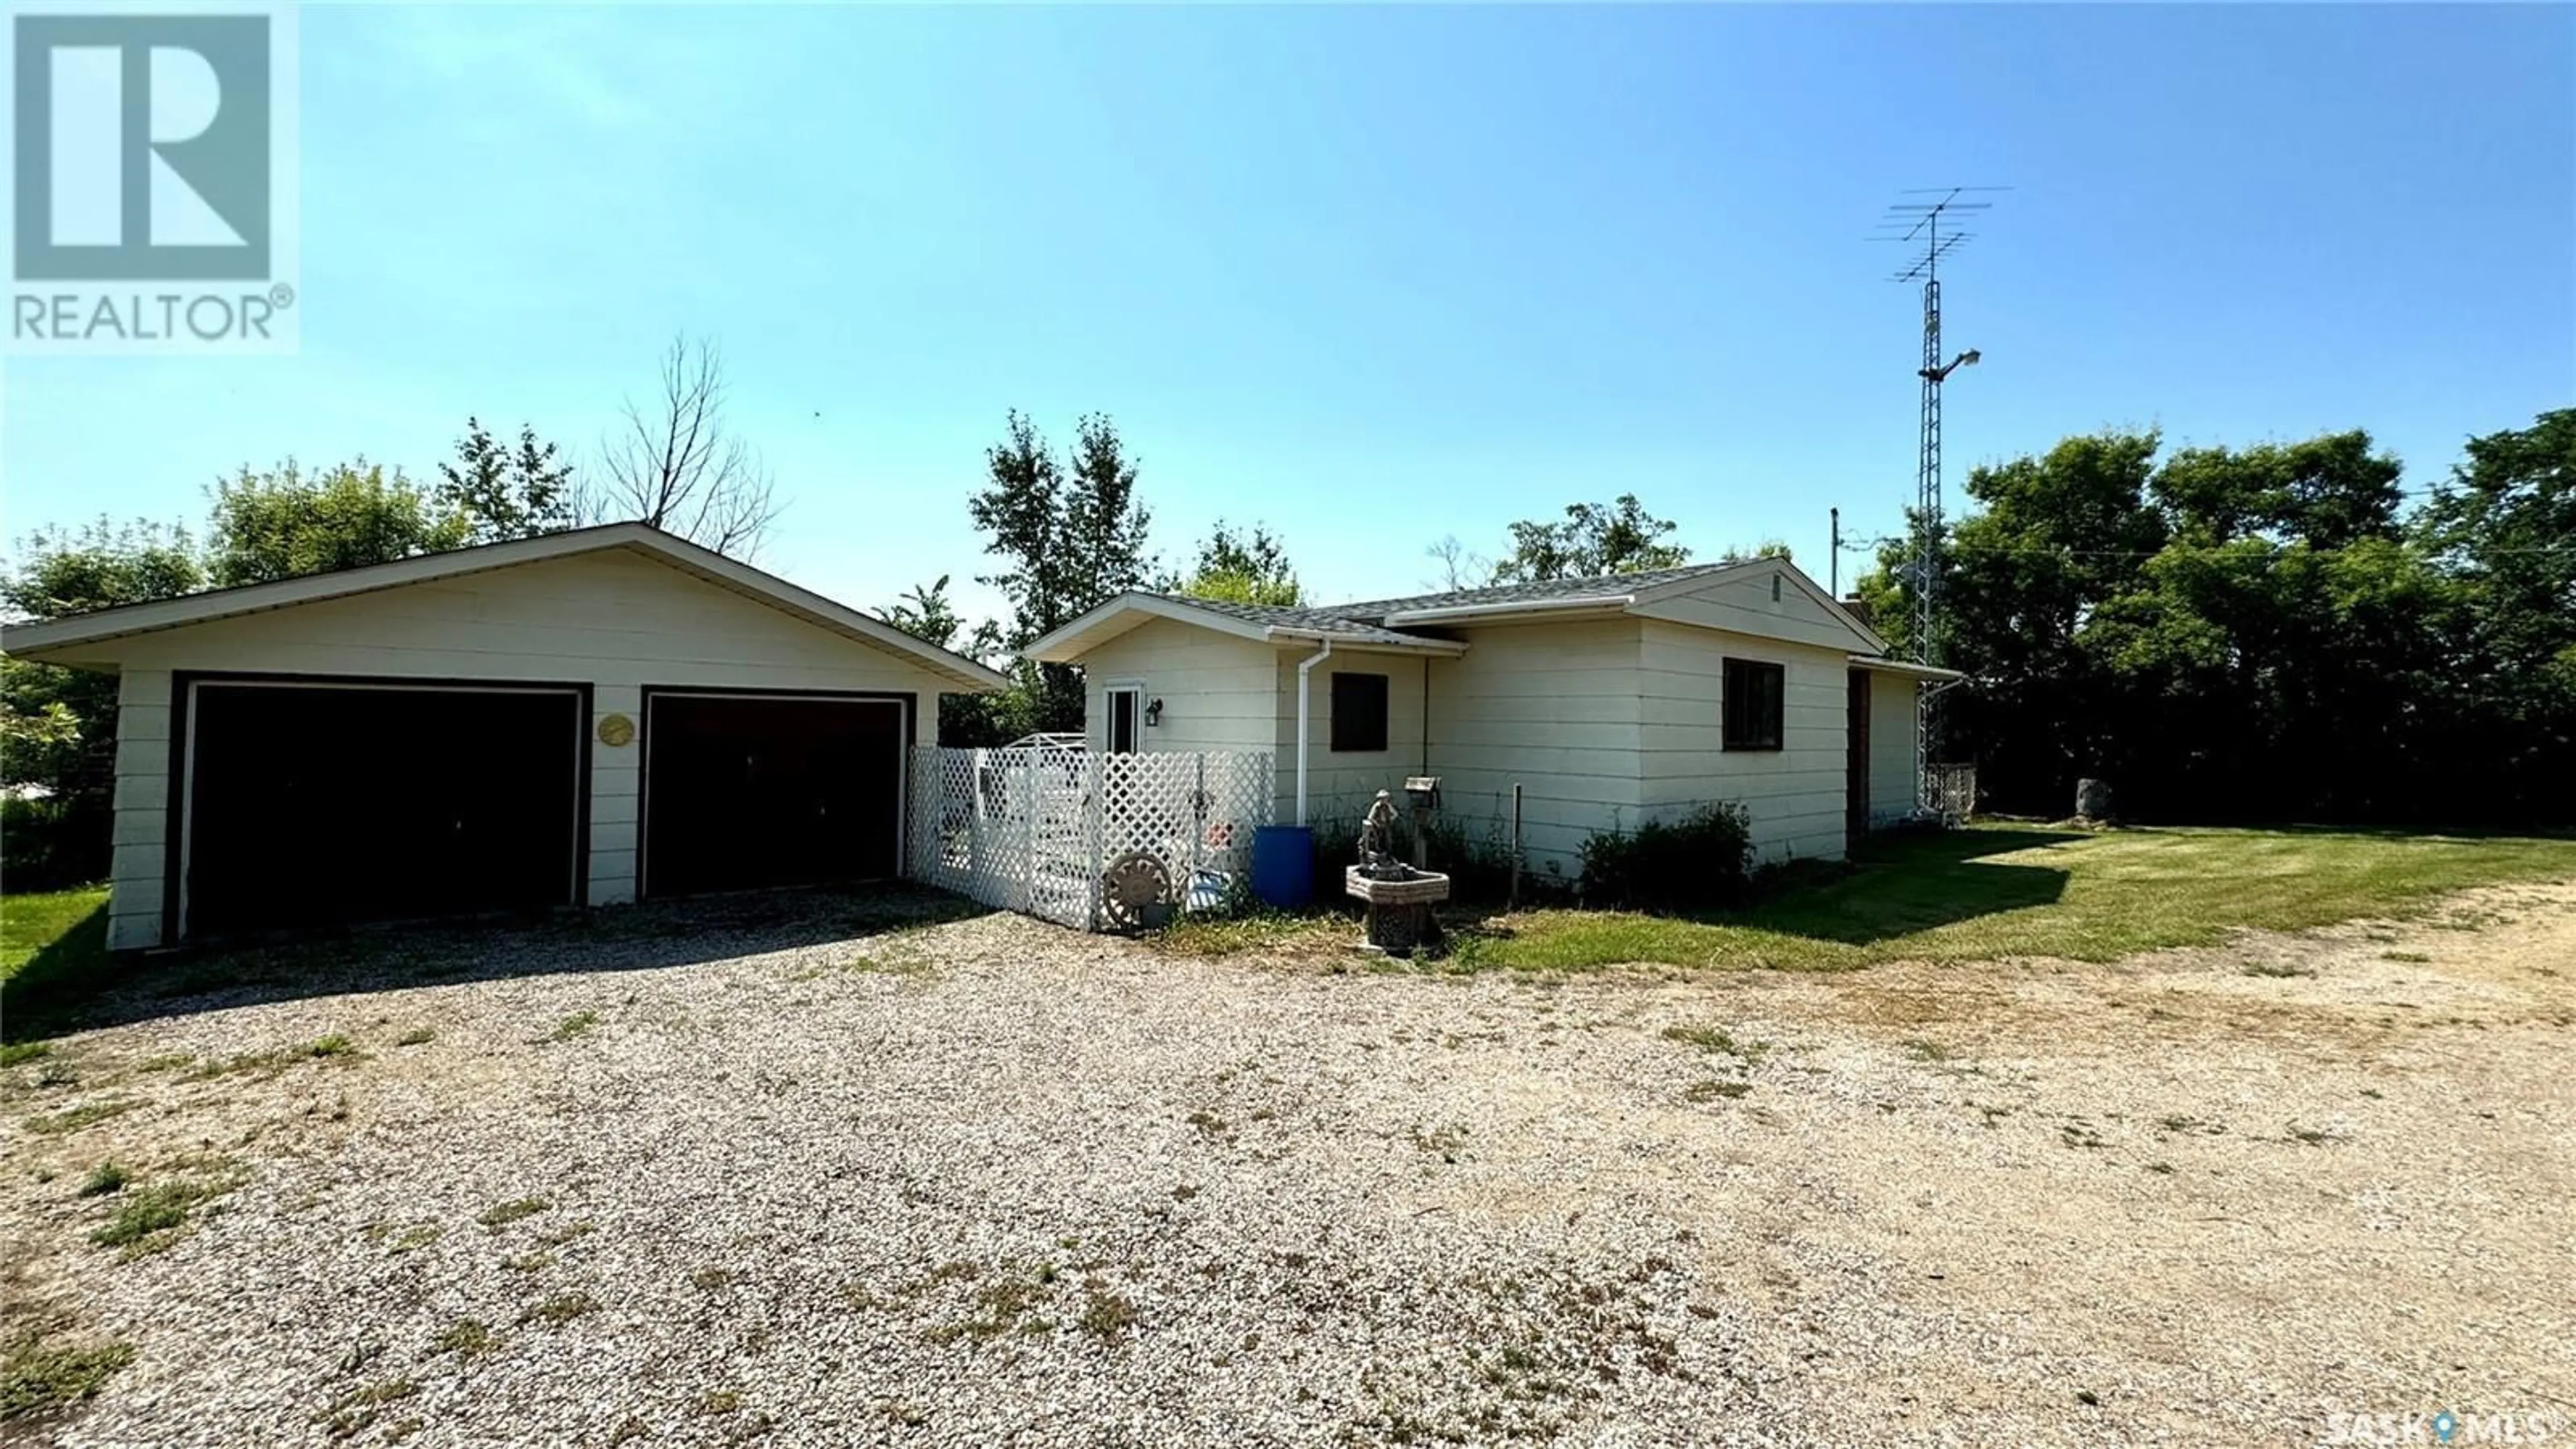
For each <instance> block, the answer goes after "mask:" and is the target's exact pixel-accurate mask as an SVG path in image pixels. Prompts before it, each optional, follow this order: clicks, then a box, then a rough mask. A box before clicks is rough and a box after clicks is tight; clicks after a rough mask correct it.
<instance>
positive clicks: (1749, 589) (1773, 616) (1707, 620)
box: [1637, 564, 1878, 656]
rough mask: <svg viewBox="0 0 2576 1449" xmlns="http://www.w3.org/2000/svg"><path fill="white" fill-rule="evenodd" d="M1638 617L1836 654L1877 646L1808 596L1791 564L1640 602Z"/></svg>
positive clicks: (1733, 574) (1730, 574)
mask: <svg viewBox="0 0 2576 1449" xmlns="http://www.w3.org/2000/svg"><path fill="white" fill-rule="evenodd" d="M1819 592H1821V591H1819ZM1637 613H1638V614H1639V615H1641V616H1643V617H1645V618H1648V619H1662V620H1666V621H1668V622H1671V623H1676V624H1689V625H1693V626H1695V627H1697V628H1701V629H1722V630H1725V631H1726V632H1728V633H1731V634H1736V635H1739V636H1748V637H1755V638H1764V639H1773V640H1784V641H1787V642H1790V643H1795V644H1806V645H1812V646H1814V647H1816V648H1819V649H1827V650H1831V651H1833V653H1834V654H1835V655H1837V656H1841V655H1846V654H1850V653H1852V652H1853V651H1855V650H1866V649H1875V648H1877V647H1878V646H1877V643H1876V642H1875V641H1874V640H1871V639H1869V638H1868V637H1866V636H1864V635H1861V634H1856V633H1854V632H1853V631H1852V629H1851V627H1850V626H1849V625H1847V624H1845V623H1844V622H1843V621H1842V620H1841V619H1840V618H1838V617H1837V616H1836V615H1835V613H1834V611H1833V610H1832V609H1830V608H1828V607H1826V606H1825V604H1824V602H1823V601H1822V600H1821V599H1820V598H1818V597H1817V594H1815V593H1810V592H1808V590H1807V589H1806V588H1805V587H1804V586H1802V585H1801V584H1800V583H1799V582H1798V579H1797V577H1796V575H1795V573H1794V571H1793V570H1792V569H1790V568H1789V566H1787V565H1786V564H1760V565H1755V566H1753V567H1749V568H1743V569H1729V570H1727V571H1726V572H1724V573H1721V574H1718V575H1715V576H1714V577H1712V578H1710V579H1708V580H1707V581H1706V582H1704V583H1701V584H1700V585H1698V586H1697V587H1695V588H1691V589H1686V590H1683V591H1682V592H1680V593H1676V594H1668V595H1665V596H1662V597H1660V598H1656V599H1654V600H1652V601H1650V602H1647V603H1643V604H1640V605H1639V606H1638V607H1637Z"/></svg>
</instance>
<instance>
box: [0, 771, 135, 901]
mask: <svg viewBox="0 0 2576 1449" xmlns="http://www.w3.org/2000/svg"><path fill="white" fill-rule="evenodd" d="M113 825H114V813H113V812H112V811H110V810H109V809H108V808H107V802H106V800H105V799H104V798H94V797H92V796H89V795H74V796H70V797H68V798H66V797H63V796H45V797H41V798H37V799H21V798H19V797H17V796H14V795H12V796H6V797H0V877H5V878H6V879H7V880H8V882H9V889H11V890H13V891H50V890H61V889H63V888H65V887H67V886H76V885H83V884H86V883H87V882H90V881H94V880H105V879H106V878H107V867H108V836H109V835H110V833H111V831H112V827H113Z"/></svg>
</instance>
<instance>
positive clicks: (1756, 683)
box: [1719, 659, 1788, 750]
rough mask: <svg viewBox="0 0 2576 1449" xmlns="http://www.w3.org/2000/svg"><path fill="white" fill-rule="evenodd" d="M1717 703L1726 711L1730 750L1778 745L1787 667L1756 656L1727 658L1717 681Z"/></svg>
mask: <svg viewBox="0 0 2576 1449" xmlns="http://www.w3.org/2000/svg"><path fill="white" fill-rule="evenodd" d="M1719 688H1720V689H1721V690H1722V691H1723V693H1722V696H1721V698H1720V700H1719V705H1720V707H1721V709H1722V712H1723V713H1724V715H1725V741H1724V742H1725V746H1726V748H1728V749H1730V750H1776V749H1778V748H1780V733H1781V731H1780V716H1781V714H1782V708H1781V706H1782V703H1783V700H1784V697H1785V695H1786V693H1787V688H1788V670H1787V669H1785V668H1783V667H1782V666H1780V665H1777V664H1765V663H1763V662H1762V661H1761V660H1759V659H1729V660H1727V661H1726V664H1725V673H1724V675H1723V677H1722V678H1721V680H1720V681H1719Z"/></svg>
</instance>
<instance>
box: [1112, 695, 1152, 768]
mask: <svg viewBox="0 0 2576 1449" xmlns="http://www.w3.org/2000/svg"><path fill="white" fill-rule="evenodd" d="M1144 697H1145V692H1144V691H1143V690H1141V689H1113V690H1111V691H1109V753H1111V754H1113V755H1132V754H1134V753H1136V706H1137V703H1138V701H1140V700H1142V699H1143V698H1144Z"/></svg>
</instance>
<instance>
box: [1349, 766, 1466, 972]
mask: <svg viewBox="0 0 2576 1449" xmlns="http://www.w3.org/2000/svg"><path fill="white" fill-rule="evenodd" d="M1342 889H1343V891H1344V892H1345V893H1346V894H1349V895H1353V896H1357V897H1358V898H1359V899H1361V900H1363V901H1366V902H1367V903H1368V940H1367V942H1366V949H1368V950H1371V951H1378V952H1383V953H1385V954H1387V955H1390V956H1410V955H1412V954H1413V953H1414V952H1415V951H1417V950H1425V949H1428V948H1431V947H1435V946H1438V945H1439V944H1440V939H1441V938H1440V917H1439V916H1438V915H1436V914H1434V913H1433V910H1432V908H1433V907H1434V906H1435V905H1437V904H1438V903H1439V902H1441V901H1445V900H1447V899H1449V877H1447V876H1445V875H1442V874H1440V873H1439V872H1437V871H1428V870H1416V869H1415V868H1414V867H1412V866H1409V865H1407V864H1405V863H1404V862H1403V861H1402V860H1400V859H1398V858H1397V856H1396V853H1395V800H1394V797H1392V796H1390V795H1389V794H1388V793H1387V792H1386V791H1384V790H1380V791H1378V792H1377V799H1376V800H1374V801H1372V802H1371V803H1370V805H1369V809H1368V816H1367V818H1365V819H1363V820H1362V821H1361V822H1360V859H1359V863H1358V864H1357V865H1354V866H1351V867H1349V868H1348V869H1346V870H1344V871H1343V872H1342Z"/></svg>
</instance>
